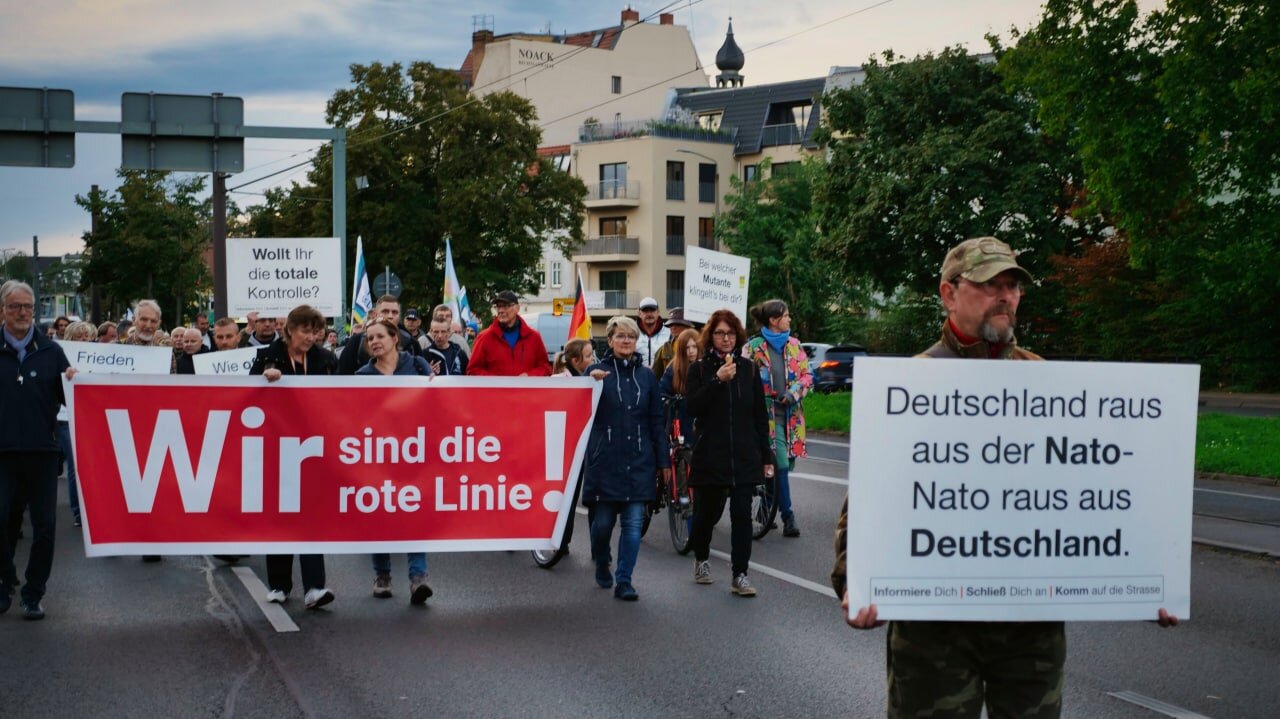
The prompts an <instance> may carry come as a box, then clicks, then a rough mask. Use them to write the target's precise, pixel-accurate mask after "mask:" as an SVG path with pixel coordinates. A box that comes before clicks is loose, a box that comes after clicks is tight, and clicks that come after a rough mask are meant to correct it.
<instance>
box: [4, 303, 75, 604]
mask: <svg viewBox="0 0 1280 719" xmlns="http://www.w3.org/2000/svg"><path fill="white" fill-rule="evenodd" d="M34 298H35V293H34V292H32V291H31V286H30V285H28V284H26V283H25V282H18V281H16V280H11V281H9V282H6V283H4V285H3V286H2V287H0V308H2V309H3V312H4V315H3V316H4V325H3V327H2V328H0V338H2V339H3V341H2V342H0V407H3V408H4V411H3V412H0V517H5V518H7V517H8V516H9V512H10V507H11V506H12V502H13V498H14V496H15V494H17V493H18V492H22V493H23V494H25V495H26V498H27V502H28V506H29V507H30V510H31V529H32V538H31V555H30V557H29V559H28V560H27V573H26V580H27V581H26V584H23V585H22V612H23V617H24V618H26V619H43V618H44V607H42V606H41V605H40V600H41V599H43V598H44V592H45V585H46V583H47V582H48V581H49V573H50V571H51V570H52V568H53V538H54V519H55V516H56V512H55V511H54V510H55V508H56V506H57V503H58V464H59V460H60V459H61V450H60V449H59V448H58V441H57V439H56V436H55V434H54V429H55V427H56V426H57V420H58V406H59V405H61V404H65V399H64V398H63V395H62V377H61V375H63V374H65V375H66V377H67V379H71V377H73V376H74V375H75V370H74V369H71V365H70V363H68V362H67V356H66V354H64V353H63V351H62V348H61V347H59V346H58V345H57V344H56V343H54V342H53V341H52V340H50V339H48V338H47V337H45V336H44V335H43V334H41V333H39V332H36V330H35V322H34V321H33V313H34V310H35V299H34ZM13 555H14V547H13V544H11V540H10V538H9V537H8V536H7V533H3V532H0V613H2V612H6V611H8V610H9V607H10V605H11V604H12V603H13V594H14V587H15V586H16V585H17V584H18V573H17V569H16V568H15V567H14V564H13V559H14V556H13Z"/></svg>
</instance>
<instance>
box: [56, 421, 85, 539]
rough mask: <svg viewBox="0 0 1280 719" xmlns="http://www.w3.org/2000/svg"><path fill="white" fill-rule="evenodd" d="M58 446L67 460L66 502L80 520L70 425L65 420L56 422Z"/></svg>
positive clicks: (72, 513)
mask: <svg viewBox="0 0 1280 719" xmlns="http://www.w3.org/2000/svg"><path fill="white" fill-rule="evenodd" d="M58 446H59V447H61V448H62V456H63V458H64V459H66V461H67V502H68V503H69V504H70V505H71V516H72V517H73V518H74V519H75V520H76V521H77V522H78V521H80V495H79V493H78V492H76V460H75V458H74V457H72V456H71V426H70V425H69V424H67V423H66V422H59V423H58Z"/></svg>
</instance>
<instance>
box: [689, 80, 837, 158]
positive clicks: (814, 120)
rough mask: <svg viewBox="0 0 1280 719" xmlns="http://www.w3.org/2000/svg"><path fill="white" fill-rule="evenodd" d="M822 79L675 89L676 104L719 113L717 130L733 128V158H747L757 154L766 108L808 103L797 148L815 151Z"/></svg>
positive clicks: (824, 81) (760, 143)
mask: <svg viewBox="0 0 1280 719" xmlns="http://www.w3.org/2000/svg"><path fill="white" fill-rule="evenodd" d="M826 81H827V79H826V78H825V77H815V78H810V79H806V80H791V81H788V82H775V83H771V84H768V85H755V86H748V87H733V88H700V87H699V88H682V89H677V90H676V105H679V106H680V107H682V108H684V109H686V110H689V111H690V112H693V113H696V114H702V113H706V112H714V111H717V110H719V111H721V112H723V113H724V114H723V115H722V116H721V118H720V127H722V128H729V127H732V128H735V129H736V130H737V134H736V136H735V140H734V154H735V155H750V154H754V153H757V152H759V151H760V149H761V146H762V135H763V134H764V126H765V119H766V118H767V117H768V115H769V107H770V106H772V105H774V104H777V103H789V102H800V101H803V100H812V101H813V109H812V110H811V111H810V112H809V118H808V122H807V123H806V124H805V127H804V132H803V134H802V135H801V138H800V145H801V146H802V147H804V148H806V149H816V148H817V144H815V143H814V142H813V133H814V131H816V130H817V129H818V122H819V121H820V116H821V112H820V108H821V101H822V90H823V87H824V86H825V84H826Z"/></svg>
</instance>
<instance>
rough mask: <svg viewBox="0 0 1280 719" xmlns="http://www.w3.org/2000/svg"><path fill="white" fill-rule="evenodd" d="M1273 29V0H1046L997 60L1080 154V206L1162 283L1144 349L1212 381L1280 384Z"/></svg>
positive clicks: (1277, 71) (1137, 267) (1279, 25)
mask: <svg viewBox="0 0 1280 719" xmlns="http://www.w3.org/2000/svg"><path fill="white" fill-rule="evenodd" d="M1278 44H1280V8H1278V7H1277V6H1276V4H1275V3H1252V2H1245V1H1244V0H1171V1H1170V2H1169V3H1167V5H1166V7H1165V8H1164V9H1162V10H1159V11H1156V12H1154V13H1151V14H1150V15H1148V16H1146V17H1143V16H1142V15H1141V13H1140V12H1139V11H1138V8H1137V6H1136V4H1135V3H1134V2H1132V1H1131V0H1051V1H1050V2H1049V3H1047V5H1046V6H1045V11H1044V15H1043V17H1042V18H1041V20H1040V22H1039V23H1038V24H1037V25H1036V26H1035V27H1033V28H1032V29H1030V30H1029V31H1027V32H1026V33H1023V34H1021V35H1020V36H1019V37H1018V40H1017V45H1016V46H1015V47H1014V48H1012V49H1011V50H1010V51H1009V52H1008V53H1006V54H1005V55H1004V57H1003V58H1002V59H1001V63H1000V65H1001V71H1002V73H1003V74H1004V75H1005V77H1006V78H1007V82H1008V85H1009V87H1010V88H1011V89H1012V90H1013V91H1015V92H1017V93H1019V94H1022V95H1026V96H1028V97H1032V98H1034V100H1035V101H1036V103H1037V106H1038V113H1037V118H1038V119H1039V121H1040V122H1041V123H1042V124H1043V127H1044V128H1045V131H1046V133H1047V134H1049V135H1050V136H1052V137H1054V138H1055V139H1056V140H1057V141H1061V142H1063V143H1065V144H1066V145H1067V146H1068V147H1069V148H1070V149H1071V150H1072V151H1073V152H1074V153H1075V154H1076V155H1077V156H1078V157H1079V158H1080V162H1081V165H1082V172H1083V177H1082V178H1081V180H1082V182H1081V185H1082V187H1083V189H1084V190H1085V192H1084V193H1083V195H1082V197H1083V198H1084V199H1085V204H1084V206H1083V208H1084V209H1085V210H1087V211H1090V212H1096V213H1104V214H1105V215H1106V216H1107V217H1108V218H1109V219H1111V220H1112V221H1113V222H1114V224H1115V226H1116V227H1117V228H1119V230H1120V235H1119V237H1120V239H1121V240H1124V241H1126V242H1127V244H1126V245H1125V246H1126V247H1127V252H1128V263H1129V265H1130V268H1131V269H1132V270H1133V271H1134V272H1136V273H1138V274H1140V275H1141V276H1142V277H1144V278H1147V280H1149V281H1150V282H1153V283H1155V285H1156V286H1158V288H1159V292H1158V294H1159V295H1161V296H1162V297H1164V298H1165V299H1164V300H1163V302H1162V304H1161V305H1160V307H1159V308H1158V311H1156V312H1154V313H1153V314H1152V315H1151V319H1152V323H1151V324H1150V325H1149V326H1148V327H1147V328H1146V331H1147V333H1148V334H1149V335H1150V336H1151V337H1152V338H1154V340H1155V341H1156V344H1158V345H1159V346H1158V347H1155V346H1151V343H1144V347H1145V349H1146V351H1149V352H1152V353H1155V354H1157V355H1160V356H1184V357H1185V356H1193V357H1198V358H1200V361H1201V362H1202V363H1203V364H1204V365H1205V372H1204V374H1203V379H1205V380H1207V381H1208V382H1209V383H1213V384H1223V385H1227V386H1238V387H1255V388H1263V387H1276V386H1280V371H1277V369H1276V365H1275V360H1274V358H1275V356H1276V354H1277V353H1278V352H1280V333H1277V329H1278V328H1277V323H1276V313H1275V309H1274V308H1275V306H1276V304H1277V302H1280V191H1278V188H1280V136H1278V135H1277V133H1276V132H1275V130H1274V127H1275V125H1276V117H1277V115H1280V94H1278V93H1277V92H1276V89H1275V88H1276V87H1278V86H1280V56H1277V55H1276V53H1275V52H1274V48H1275V47H1277V45H1278ZM1171 328H1177V330H1178V331H1177V332H1170V329H1171ZM1128 349H1129V350H1130V351H1131V352H1133V351H1138V350H1139V349H1140V348H1138V347H1130V348H1128ZM1137 356H1138V357H1141V356H1142V355H1137ZM1128 357H1130V358H1133V357H1134V355H1133V354H1129V355H1128Z"/></svg>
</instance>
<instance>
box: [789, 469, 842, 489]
mask: <svg viewBox="0 0 1280 719" xmlns="http://www.w3.org/2000/svg"><path fill="white" fill-rule="evenodd" d="M787 476H788V477H795V478H796V479H807V480H809V481H810V482H826V483H827V484H839V485H841V486H846V485H848V484H849V480H848V479H847V478H845V477H827V476H824V475H821V474H808V473H806V472H790V473H788V474H787Z"/></svg>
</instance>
